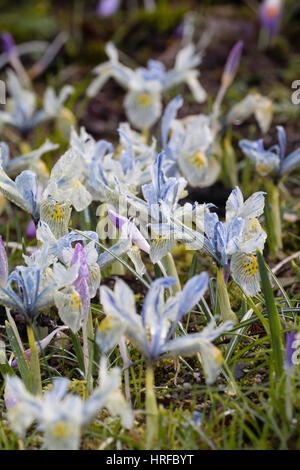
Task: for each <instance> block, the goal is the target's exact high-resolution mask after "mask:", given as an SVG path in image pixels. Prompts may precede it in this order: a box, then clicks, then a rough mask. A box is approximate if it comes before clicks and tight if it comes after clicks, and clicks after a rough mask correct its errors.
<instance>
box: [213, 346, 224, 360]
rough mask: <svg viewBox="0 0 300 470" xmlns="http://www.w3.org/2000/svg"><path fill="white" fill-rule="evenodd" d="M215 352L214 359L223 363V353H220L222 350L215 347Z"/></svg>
mask: <svg viewBox="0 0 300 470" xmlns="http://www.w3.org/2000/svg"><path fill="white" fill-rule="evenodd" d="M215 353H216V361H217V363H218V364H222V363H223V354H222V351H221V350H220V349H219V348H217V347H216V349H215Z"/></svg>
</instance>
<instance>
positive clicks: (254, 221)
mask: <svg viewBox="0 0 300 470" xmlns="http://www.w3.org/2000/svg"><path fill="white" fill-rule="evenodd" d="M251 227H252V228H255V227H257V220H253V222H252V224H251Z"/></svg>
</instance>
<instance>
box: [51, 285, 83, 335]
mask: <svg viewBox="0 0 300 470" xmlns="http://www.w3.org/2000/svg"><path fill="white" fill-rule="evenodd" d="M54 299H55V304H56V306H57V309H58V314H59V316H60V318H61V320H62V321H63V322H64V323H65V324H66V325H67V326H68V327H69V328H70V329H71V330H72V331H73V333H76V332H77V331H78V330H79V328H80V327H81V322H82V319H83V315H84V313H83V306H82V302H81V298H80V295H79V294H78V292H77V291H76V289H75V288H74V287H73V286H71V287H65V288H64V289H62V290H61V291H57V292H56V293H55V294H54Z"/></svg>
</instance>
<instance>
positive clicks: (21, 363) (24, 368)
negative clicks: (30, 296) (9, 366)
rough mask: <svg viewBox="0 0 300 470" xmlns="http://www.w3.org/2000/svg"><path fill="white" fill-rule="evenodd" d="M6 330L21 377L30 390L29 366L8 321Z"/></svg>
mask: <svg viewBox="0 0 300 470" xmlns="http://www.w3.org/2000/svg"><path fill="white" fill-rule="evenodd" d="M5 328H6V332H7V337H8V340H9V344H10V347H11V349H12V351H13V353H14V355H15V358H16V361H17V364H18V368H19V371H20V374H21V377H22V379H23V382H24V384H25V386H26V388H27V389H28V390H29V388H30V370H29V367H28V364H27V362H26V359H25V357H24V355H23V352H22V351H21V348H20V346H19V343H18V340H17V338H16V336H15V333H14V331H13V329H12V327H11V326H10V324H9V322H8V321H5Z"/></svg>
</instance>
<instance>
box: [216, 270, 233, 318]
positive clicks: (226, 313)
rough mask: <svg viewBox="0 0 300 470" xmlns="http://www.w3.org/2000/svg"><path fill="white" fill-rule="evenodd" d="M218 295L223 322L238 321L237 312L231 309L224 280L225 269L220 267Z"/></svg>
mask: <svg viewBox="0 0 300 470" xmlns="http://www.w3.org/2000/svg"><path fill="white" fill-rule="evenodd" d="M217 296H218V302H219V307H220V312H221V319H222V322H226V321H235V322H236V321H237V317H236V315H235V313H234V312H233V311H232V310H231V307H230V301H229V296H228V292H227V287H226V284H225V280H224V270H223V268H222V267H218V273H217Z"/></svg>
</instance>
